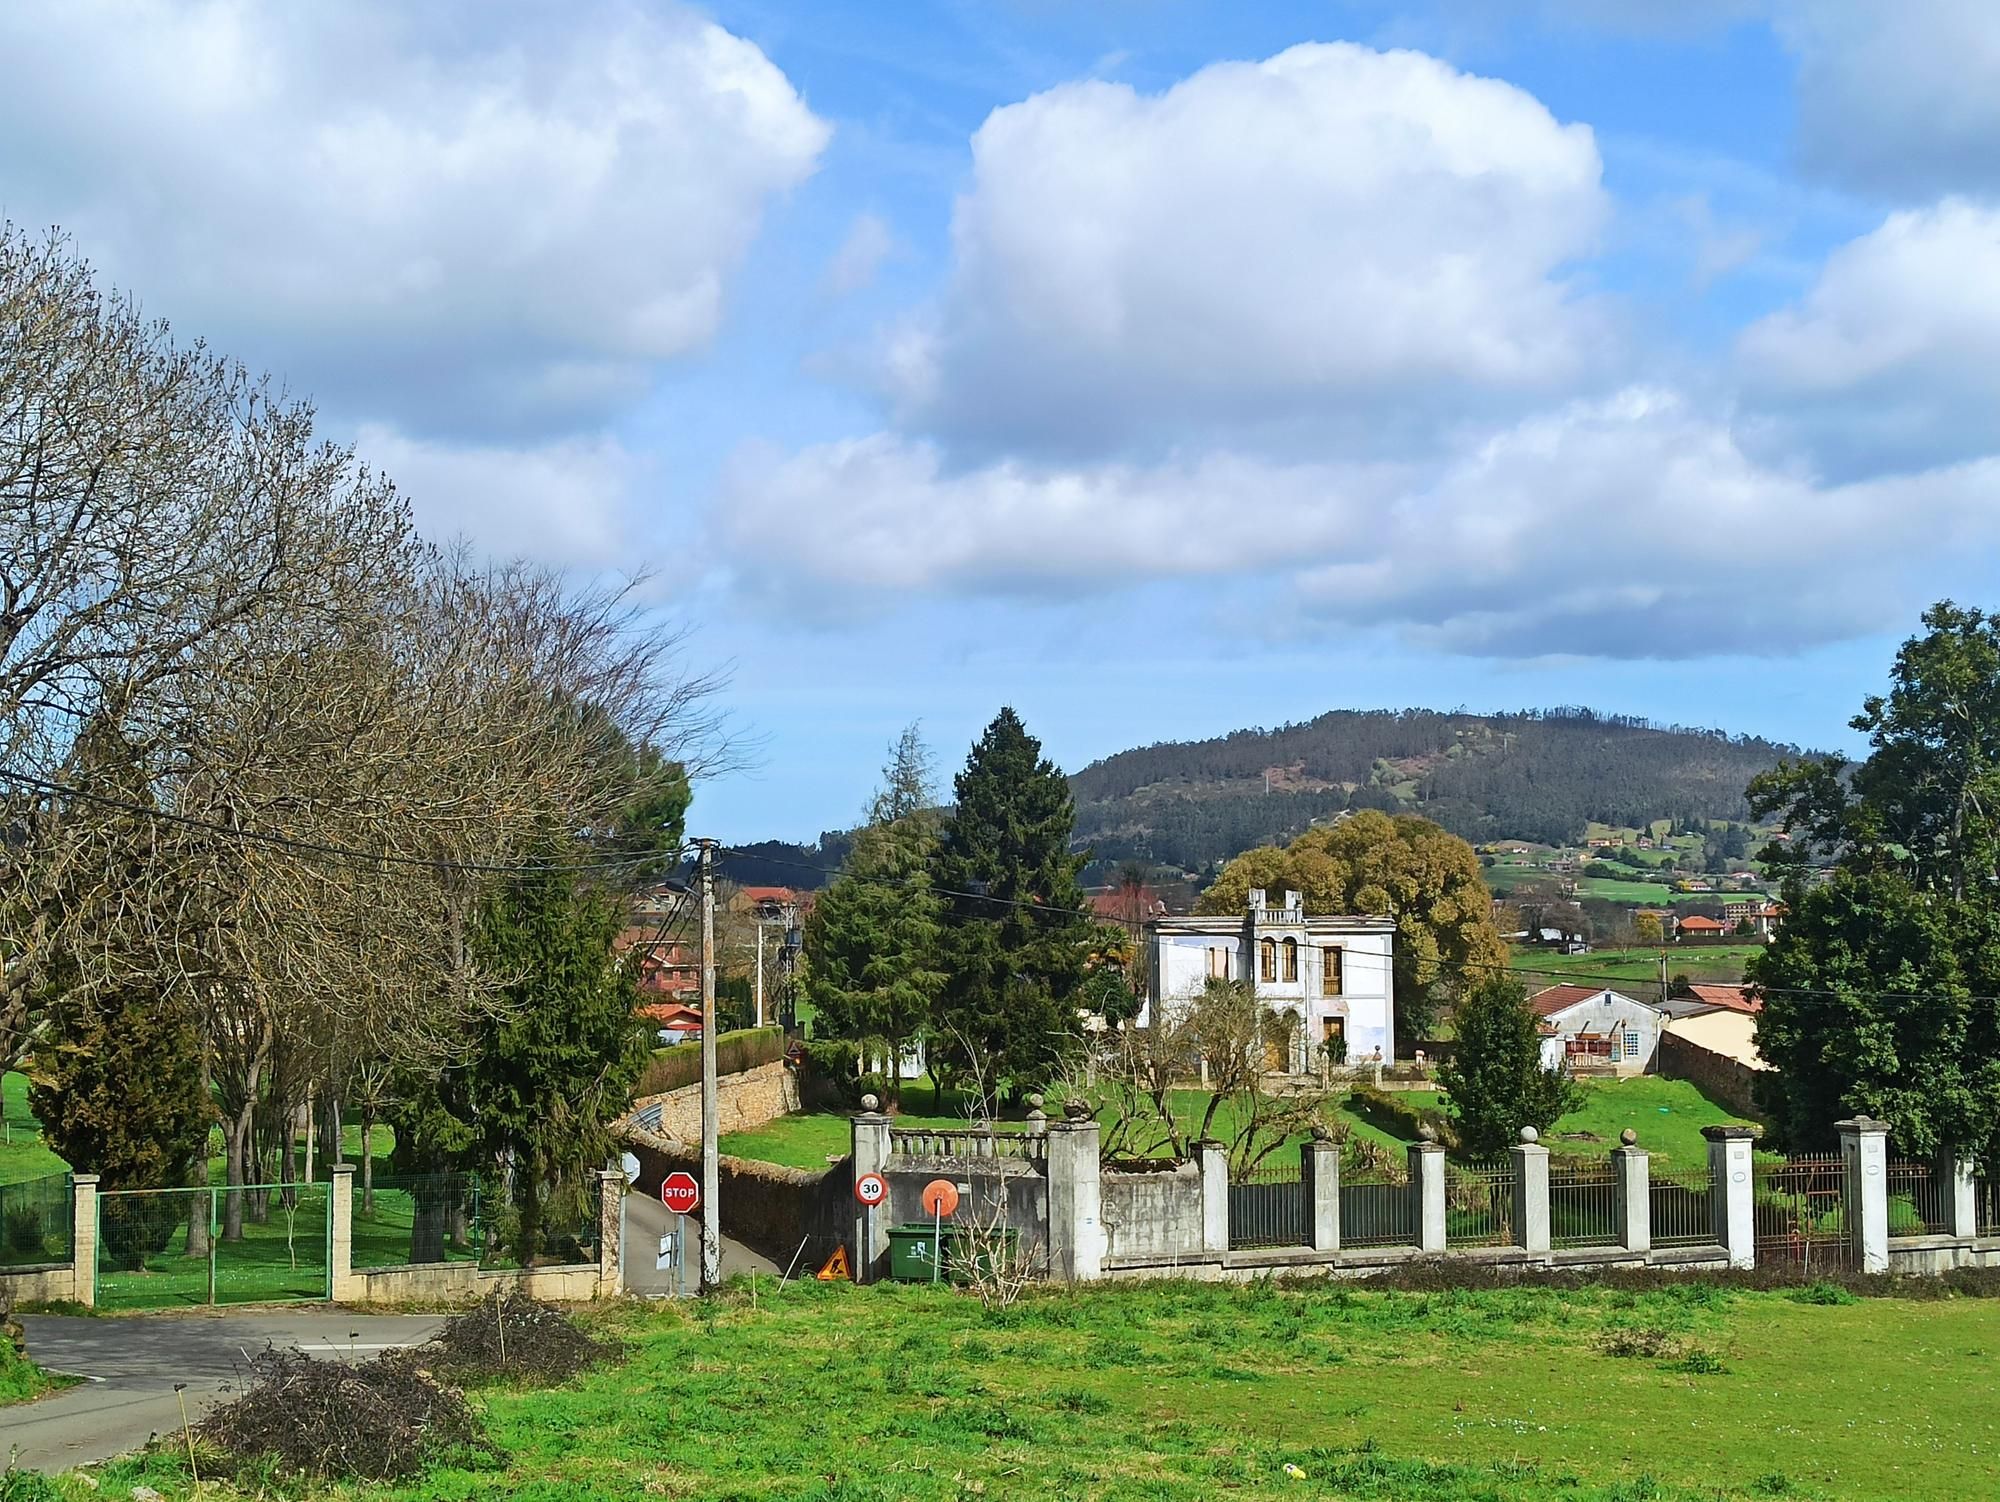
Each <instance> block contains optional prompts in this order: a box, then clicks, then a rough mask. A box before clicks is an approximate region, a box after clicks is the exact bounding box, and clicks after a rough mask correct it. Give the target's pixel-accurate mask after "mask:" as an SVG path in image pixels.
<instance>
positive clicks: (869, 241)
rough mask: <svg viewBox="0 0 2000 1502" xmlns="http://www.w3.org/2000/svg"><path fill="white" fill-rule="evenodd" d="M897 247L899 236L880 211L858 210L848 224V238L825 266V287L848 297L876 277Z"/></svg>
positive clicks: (841, 243)
mask: <svg viewBox="0 0 2000 1502" xmlns="http://www.w3.org/2000/svg"><path fill="white" fill-rule="evenodd" d="M895 249H896V237H895V235H894V234H892V233H891V232H890V229H889V226H888V225H886V224H884V223H883V222H882V219H881V217H880V216H879V215H875V214H867V213H862V214H856V215H855V216H854V223H853V224H851V225H850V226H848V230H847V238H846V239H845V240H842V241H841V242H840V248H839V249H838V250H836V251H835V252H834V253H833V259H832V260H830V261H828V262H827V266H826V289H827V291H828V292H830V293H832V294H833V295H834V296H835V297H848V296H851V295H852V294H854V293H856V292H859V291H860V290H861V289H862V288H864V287H866V286H868V285H869V284H870V283H871V282H873V281H874V280H875V274H876V272H878V271H880V270H881V269H882V263H883V262H884V261H886V260H888V259H889V256H890V255H891V253H893V252H894V251H895Z"/></svg>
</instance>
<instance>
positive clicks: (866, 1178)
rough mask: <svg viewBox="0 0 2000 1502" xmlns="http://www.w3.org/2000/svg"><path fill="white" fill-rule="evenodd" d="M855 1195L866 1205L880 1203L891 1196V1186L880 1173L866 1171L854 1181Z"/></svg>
mask: <svg viewBox="0 0 2000 1502" xmlns="http://www.w3.org/2000/svg"><path fill="white" fill-rule="evenodd" d="M854 1197H855V1198H856V1199H858V1200H860V1201H861V1203H862V1204H864V1205H879V1204H881V1203H882V1201H883V1200H885V1199H887V1198H888V1197H889V1186H888V1185H887V1184H885V1183H884V1182H883V1181H882V1175H880V1174H879V1173H864V1174H863V1175H862V1176H861V1177H860V1178H858V1179H856V1180H855V1181H854Z"/></svg>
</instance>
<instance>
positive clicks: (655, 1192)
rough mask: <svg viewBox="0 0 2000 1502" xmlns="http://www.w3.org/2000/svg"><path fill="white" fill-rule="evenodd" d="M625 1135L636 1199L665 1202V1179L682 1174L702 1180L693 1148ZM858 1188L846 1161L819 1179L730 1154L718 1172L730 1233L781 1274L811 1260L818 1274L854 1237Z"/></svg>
mask: <svg viewBox="0 0 2000 1502" xmlns="http://www.w3.org/2000/svg"><path fill="white" fill-rule="evenodd" d="M621 1135H622V1137H623V1139H624V1142H625V1144H626V1146H627V1147H629V1148H630V1149H631V1150H632V1153H633V1156H635V1157H636V1158H638V1160H639V1178H638V1181H637V1182H636V1183H635V1184H634V1185H633V1187H632V1192H633V1193H634V1194H647V1195H651V1196H653V1197H655V1198H657V1197H658V1196H659V1193H660V1180H661V1179H663V1178H665V1177H666V1176H667V1175H668V1174H670V1173H673V1172H675V1171H676V1170H679V1171H681V1172H683V1173H691V1174H693V1175H694V1176H695V1177H696V1178H697V1179H699V1178H700V1177H701V1149H700V1148H699V1147H697V1146H695V1145H694V1144H693V1143H690V1142H677V1141H674V1140H672V1139H670V1138H666V1137H662V1136H660V1135H658V1134H657V1133H653V1132H648V1131H646V1130H644V1129H643V1128H639V1127H635V1126H633V1125H631V1124H630V1123H629V1121H628V1122H627V1123H626V1124H625V1125H624V1129H623V1131H622V1133H621ZM698 1135H699V1128H698V1127H697V1136H698ZM852 1186H853V1178H852V1175H851V1174H850V1173H849V1171H848V1165H847V1163H846V1162H845V1161H842V1162H840V1163H837V1164H833V1165H830V1166H829V1167H827V1168H825V1169H823V1170H821V1171H820V1172H819V1173H813V1172H811V1171H810V1170H807V1169H802V1168H785V1167H781V1166H780V1165H778V1164H776V1163H759V1162H756V1161H754V1160H753V1159H749V1158H732V1157H729V1156H727V1155H724V1156H723V1157H722V1158H720V1159H719V1160H718V1161H717V1165H716V1197H717V1198H718V1199H719V1200H720V1201H721V1206H722V1234H723V1235H725V1236H728V1237H730V1238H732V1239H733V1240H736V1241H740V1242H742V1243H743V1244H744V1245H745V1246H747V1247H750V1248H751V1249H753V1250H755V1251H758V1252H761V1253H763V1254H764V1255H765V1256H766V1257H769V1258H770V1259H771V1260H772V1261H773V1262H775V1263H777V1264H778V1266H779V1267H781V1268H785V1267H790V1266H791V1265H792V1262H793V1259H794V1258H796V1259H797V1260H798V1262H799V1265H800V1267H801V1268H804V1266H805V1264H806V1263H807V1262H808V1261H810V1262H811V1263H812V1266H813V1268H814V1269H817V1268H818V1267H819V1265H820V1264H821V1263H822V1262H824V1261H825V1260H826V1259H827V1258H828V1257H829V1256H831V1255H832V1253H833V1249H834V1248H835V1247H836V1246H839V1245H840V1244H841V1243H842V1242H843V1241H844V1240H845V1238H846V1235H847V1226H848V1218H849V1215H850V1212H851V1211H852V1210H853V1209H854V1198H853V1187H852ZM801 1243H804V1246H805V1250H804V1252H803V1253H801V1252H800V1250H799V1247H800V1244H801Z"/></svg>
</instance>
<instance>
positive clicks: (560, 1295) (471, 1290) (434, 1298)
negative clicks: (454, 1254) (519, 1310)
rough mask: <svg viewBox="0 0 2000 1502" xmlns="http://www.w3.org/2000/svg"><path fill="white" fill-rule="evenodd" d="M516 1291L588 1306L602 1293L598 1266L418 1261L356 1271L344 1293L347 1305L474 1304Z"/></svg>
mask: <svg viewBox="0 0 2000 1502" xmlns="http://www.w3.org/2000/svg"><path fill="white" fill-rule="evenodd" d="M503 1288H504V1289H507V1290H509V1291H512V1290H515V1289H518V1290H520V1291H521V1292H522V1293H525V1294H527V1295H529V1296H530V1297H531V1298H537V1299H550V1300H553V1301H555V1302H557V1303H574V1304H581V1303H586V1302H588V1301H589V1300H591V1299H594V1298H596V1297H597V1295H598V1267H597V1264H596V1263H594V1262H583V1263H575V1264H571V1265H568V1266H563V1267H528V1268H521V1267H492V1268H482V1267H480V1266H479V1265H478V1264H476V1263H472V1262H419V1263H411V1264H409V1265H407V1266H404V1267H366V1268H357V1269H355V1271H354V1274H353V1277H352V1280H351V1282H350V1284H349V1286H348V1287H347V1288H346V1289H344V1290H343V1291H342V1296H341V1298H340V1302H341V1303H343V1304H472V1303H477V1302H478V1301H479V1300H480V1299H486V1298H491V1297H492V1296H493V1294H494V1293H495V1291H497V1290H499V1289H503Z"/></svg>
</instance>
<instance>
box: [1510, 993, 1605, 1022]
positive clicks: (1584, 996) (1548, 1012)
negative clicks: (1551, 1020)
mask: <svg viewBox="0 0 2000 1502" xmlns="http://www.w3.org/2000/svg"><path fill="white" fill-rule="evenodd" d="M1603 989H1604V987H1602V986H1550V987H1549V988H1548V990H1546V991H1537V992H1536V993H1535V994H1534V995H1533V996H1530V997H1529V998H1528V1006H1529V1008H1530V1009H1531V1010H1532V1011H1533V1012H1534V1014H1535V1015H1536V1016H1537V1017H1553V1016H1555V1014H1556V1013H1557V1012H1566V1011H1568V1010H1569V1009H1570V1008H1571V1007H1573V1006H1575V1005H1576V1004H1577V1003H1578V1002H1579V1001H1588V1000H1590V998H1591V997H1593V996H1595V995H1597V994H1598V993H1599V992H1601V991H1602V990H1603Z"/></svg>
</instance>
